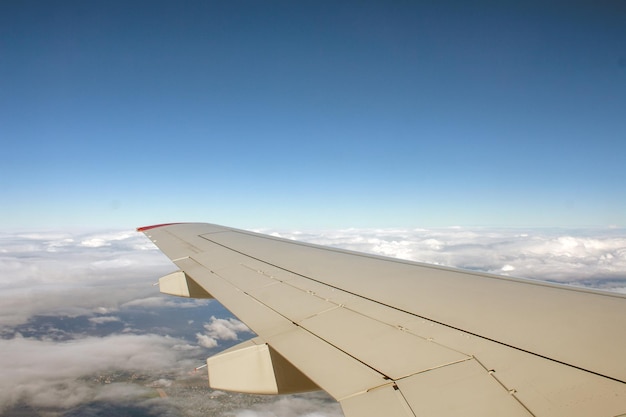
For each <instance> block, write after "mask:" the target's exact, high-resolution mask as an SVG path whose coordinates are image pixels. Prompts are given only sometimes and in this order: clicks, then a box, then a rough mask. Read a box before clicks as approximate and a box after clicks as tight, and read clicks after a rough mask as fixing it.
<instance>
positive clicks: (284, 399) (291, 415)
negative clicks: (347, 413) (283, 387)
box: [233, 392, 343, 417]
mask: <svg viewBox="0 0 626 417" xmlns="http://www.w3.org/2000/svg"><path fill="white" fill-rule="evenodd" d="M233 415H234V417H341V416H343V413H342V411H341V407H340V406H339V404H338V403H336V402H335V401H333V400H332V399H331V398H330V397H328V395H326V394H325V393H322V392H314V393H309V394H300V395H290V396H280V397H277V398H276V399H275V400H274V401H271V402H267V403H262V404H258V405H255V406H253V407H249V408H247V409H245V410H237V411H235V412H234V413H233Z"/></svg>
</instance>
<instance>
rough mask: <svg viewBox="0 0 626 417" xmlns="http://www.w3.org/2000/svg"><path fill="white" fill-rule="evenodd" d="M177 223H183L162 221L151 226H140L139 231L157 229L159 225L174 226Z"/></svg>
mask: <svg viewBox="0 0 626 417" xmlns="http://www.w3.org/2000/svg"><path fill="white" fill-rule="evenodd" d="M175 224H182V223H180V222H178V223H160V224H153V225H151V226H142V227H138V228H137V231H138V232H145V231H147V230H150V229H156V228H157V227H163V226H172V225H175Z"/></svg>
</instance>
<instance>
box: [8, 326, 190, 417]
mask: <svg viewBox="0 0 626 417" xmlns="http://www.w3.org/2000/svg"><path fill="white" fill-rule="evenodd" d="M177 344H181V341H180V340H178V339H173V338H168V337H163V336H157V335H112V336H107V337H85V338H80V339H74V340H70V341H65V342H55V341H50V340H37V339H33V338H23V337H20V336H18V337H14V338H13V339H9V340H6V339H5V340H0V351H2V355H0V369H2V374H3V375H2V376H3V377H2V379H0V410H1V409H6V408H7V407H11V406H14V405H15V404H17V403H18V402H26V403H28V404H31V405H33V406H36V407H53V408H69V407H73V406H76V405H77V404H80V403H83V402H87V401H92V400H95V399H97V398H98V396H100V398H102V396H103V395H105V394H106V392H102V390H101V388H100V385H98V384H90V383H89V381H90V380H92V379H93V378H95V377H97V376H98V375H99V374H100V373H103V372H109V373H110V372H112V371H114V370H127V371H132V372H153V371H154V370H155V369H157V370H160V371H168V370H170V371H171V370H172V369H173V367H178V366H180V364H177V361H178V360H179V359H180V357H179V356H178V352H179V351H177V350H175V349H173V347H174V346H175V345H177Z"/></svg>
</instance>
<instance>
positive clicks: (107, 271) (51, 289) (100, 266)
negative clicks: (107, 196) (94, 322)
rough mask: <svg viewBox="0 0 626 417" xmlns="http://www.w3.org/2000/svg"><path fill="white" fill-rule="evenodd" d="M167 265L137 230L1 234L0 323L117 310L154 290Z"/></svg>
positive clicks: (17, 322) (167, 267) (168, 265)
mask: <svg viewBox="0 0 626 417" xmlns="http://www.w3.org/2000/svg"><path fill="white" fill-rule="evenodd" d="M95 241H98V242H100V243H99V244H97V245H95V244H93V242H95ZM84 242H91V243H89V244H85V243H84ZM171 270H172V265H171V262H170V261H169V260H168V259H167V258H166V257H165V256H164V255H163V254H161V253H160V252H159V251H158V250H157V249H156V248H155V247H154V245H153V244H152V243H151V242H150V241H149V240H148V239H146V238H145V236H143V235H141V234H140V233H136V232H128V231H121V232H107V233H102V232H96V233H83V234H77V235H70V234H65V233H58V232H50V233H14V234H9V233H1V234H0V328H2V327H7V326H16V325H19V324H22V323H26V322H27V321H28V320H29V319H31V318H32V317H34V316H37V315H50V314H52V315H66V316H70V317H76V316H80V315H89V314H94V313H99V312H102V311H106V312H113V311H116V310H118V309H119V308H120V306H121V305H122V304H124V303H127V302H129V301H132V300H136V299H138V298H147V297H149V296H151V295H154V294H155V289H154V288H153V287H151V284H152V283H153V282H155V281H156V279H158V277H160V276H162V275H164V274H165V273H167V272H170V271H171Z"/></svg>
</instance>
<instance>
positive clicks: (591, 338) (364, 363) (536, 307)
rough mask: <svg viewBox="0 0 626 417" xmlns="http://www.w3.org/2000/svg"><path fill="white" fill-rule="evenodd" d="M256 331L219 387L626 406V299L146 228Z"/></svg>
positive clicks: (197, 282)
mask: <svg viewBox="0 0 626 417" xmlns="http://www.w3.org/2000/svg"><path fill="white" fill-rule="evenodd" d="M137 230H138V231H141V232H143V233H145V234H146V235H147V236H148V237H149V238H150V239H151V240H152V241H153V242H154V243H155V244H156V245H157V246H158V247H159V249H160V250H161V251H162V252H163V253H165V255H167V256H168V257H169V258H170V259H171V260H172V262H174V263H175V264H176V265H177V267H178V269H179V271H177V272H175V273H173V274H170V275H168V276H166V277H164V278H162V279H161V280H160V287H161V291H162V292H165V293H169V294H174V295H179V296H184V297H213V298H215V299H217V300H219V302H220V303H222V304H223V305H224V306H225V307H226V308H227V309H228V310H230V311H231V312H232V313H233V314H234V315H235V316H237V317H238V318H239V319H240V320H241V321H243V322H244V323H245V324H246V325H248V327H250V329H251V330H252V331H254V332H255V333H256V334H257V335H258V336H257V337H256V338H254V339H252V340H250V341H247V342H244V343H242V344H240V345H238V346H235V347H233V348H231V349H228V350H227V351H225V352H222V353H220V354H218V355H216V356H214V357H211V358H209V359H208V360H207V364H208V369H209V383H210V385H211V386H212V387H214V388H216V389H229V390H235V391H240V392H252V393H278V394H280V393H290V392H300V391H306V390H314V389H323V390H324V391H326V392H328V393H329V394H330V395H331V396H332V397H334V398H335V399H336V400H337V401H339V402H340V404H341V406H342V409H343V412H344V414H345V415H346V417H381V416H388V417H401V416H402V417H421V416H436V417H445V416H460V415H462V416H466V417H489V416H494V417H495V416H497V417H502V416H509V417H512V416H537V417H539V416H552V417H554V416H567V417H576V416H580V417H589V416H603V417H604V416H606V417H615V416H626V297H625V296H623V295H619V294H609V293H602V292H597V291H590V290H584V289H578V288H571V287H563V286H558V285H552V284H548V283H544V282H538V281H532V280H522V279H512V278H508V277H500V276H496V275H490V274H483V273H477V272H470V271H463V270H458V269H453V268H445V267H440V266H433V265H428V264H422V263H416V262H410V261H404V260H398V259H390V258H386V257H381V256H375V255H367V254H363V253H357V252H352V251H347V250H341V249H336V248H328V247H323V246H318V245H312V244H307V243H302V242H297V241H292V240H286V239H280V238H277V237H273V236H267V235H262V234H257V233H252V232H248V231H244V230H238V229H233V228H229V227H222V226H217V225H212V224H203V223H202V224H201V223H177V224H167V225H155V226H147V227H142V228H139V229H137Z"/></svg>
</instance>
